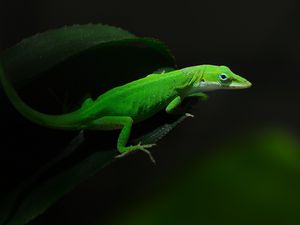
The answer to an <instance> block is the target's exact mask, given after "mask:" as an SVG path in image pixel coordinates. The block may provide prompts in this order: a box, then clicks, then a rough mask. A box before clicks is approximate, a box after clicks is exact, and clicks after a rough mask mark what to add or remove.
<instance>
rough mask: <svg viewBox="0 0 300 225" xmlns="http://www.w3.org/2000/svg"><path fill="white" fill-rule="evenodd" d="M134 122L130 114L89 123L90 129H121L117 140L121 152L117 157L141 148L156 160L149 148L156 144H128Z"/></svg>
mask: <svg viewBox="0 0 300 225" xmlns="http://www.w3.org/2000/svg"><path fill="white" fill-rule="evenodd" d="M132 124H133V119H132V118H131V117H129V116H104V117H101V118H99V119H96V120H94V121H92V122H91V124H89V126H88V129H92V130H114V129H121V132H120V134H119V137H118V141H117V149H118V151H119V152H120V153H121V154H120V155H119V156H117V157H122V156H124V155H127V154H128V153H129V152H132V151H135V150H141V151H143V152H146V153H147V154H148V155H149V156H150V159H151V161H153V162H155V161H154V159H153V157H152V156H151V153H150V152H149V151H148V150H147V148H150V147H152V146H154V145H155V144H146V145H142V144H141V143H139V144H137V145H131V146H126V145H127V142H128V139H129V136H130V133H131V127H132Z"/></svg>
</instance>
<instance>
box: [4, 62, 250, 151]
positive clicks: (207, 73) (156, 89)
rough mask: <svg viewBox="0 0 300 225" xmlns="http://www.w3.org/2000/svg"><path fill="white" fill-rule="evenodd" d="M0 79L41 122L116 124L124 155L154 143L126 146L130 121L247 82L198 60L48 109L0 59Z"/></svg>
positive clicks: (72, 126) (80, 126)
mask: <svg viewBox="0 0 300 225" xmlns="http://www.w3.org/2000/svg"><path fill="white" fill-rule="evenodd" d="M0 80H1V83H2V85H3V89H4V91H5V93H6V95H7V97H8V98H9V99H10V101H11V103H12V105H13V106H14V107H15V108H16V109H17V110H18V111H19V112H20V113H21V114H22V115H23V116H24V117H25V118H27V119H28V120H31V121H32V122H34V123H36V124H39V125H41V126H45V127H49V128H55V129H64V130H85V129H90V130H115V129H120V130H121V131H120V134H119V137H118V141H117V149H118V151H119V152H120V153H121V154H120V156H123V155H125V154H127V153H129V152H132V151H135V150H141V151H144V152H146V153H148V154H149V155H150V156H151V154H150V153H149V151H148V150H147V149H148V148H150V147H152V146H153V145H154V144H141V143H138V144H136V145H131V146H127V141H128V139H129V136H130V132H131V127H132V124H133V123H138V122H140V121H143V120H146V119H147V118H149V117H151V116H153V115H154V114H156V113H157V112H159V111H160V110H163V109H165V111H166V113H173V112H174V111H175V110H176V108H178V106H179V105H180V104H181V102H182V101H183V99H184V98H191V97H196V98H200V99H203V98H206V97H207V95H206V94H204V93H203V92H207V91H212V90H218V89H244V88H249V87H250V86H251V83H250V82H249V81H247V80H246V79H245V78H242V77H241V76H238V75H236V74H235V73H233V72H232V71H231V70H230V69H229V68H228V67H226V66H215V65H200V66H191V67H187V68H183V69H178V70H173V71H160V72H156V73H153V74H150V75H148V76H146V77H143V78H141V79H138V80H135V81H132V82H130V83H127V84H125V85H122V86H119V87H115V88H113V89H110V90H109V91H107V92H105V93H104V94H102V95H100V96H99V97H98V98H97V99H95V100H93V99H91V98H88V99H87V100H86V101H84V102H83V104H82V106H81V107H80V108H79V109H78V110H76V111H73V112H70V113H66V114H62V115H48V114H44V113H41V112H38V111H36V110H34V109H32V108H31V107H30V106H28V105H27V104H26V103H25V102H23V101H22V99H21V98H20V97H19V95H18V94H17V92H16V90H15V89H14V88H13V86H12V85H11V83H10V81H9V80H8V79H7V78H6V76H5V74H4V70H3V67H2V65H1V64H0Z"/></svg>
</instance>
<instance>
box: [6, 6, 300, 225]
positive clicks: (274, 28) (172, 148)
mask: <svg viewBox="0 0 300 225" xmlns="http://www.w3.org/2000/svg"><path fill="white" fill-rule="evenodd" d="M299 19H300V16H299V7H298V4H297V1H296V0H294V1H292V0H285V1H258V0H254V1H189V0H186V1H178V2H176V1H109V2H108V1H69V0H61V1H56V0H53V1H16V0H11V1H3V0H1V2H0V27H1V32H0V48H1V49H5V48H8V47H10V46H12V45H14V44H16V43H17V42H19V41H20V40H22V39H23V38H24V37H28V36H31V35H33V34H35V33H38V32H43V31H45V30H48V29H50V28H58V27H61V26H64V25H72V24H85V23H104V24H109V25H114V26H119V27H122V28H124V29H126V30H129V31H131V32H133V33H134V34H136V35H138V36H149V37H156V38H159V39H161V40H162V41H164V42H165V43H167V45H168V46H169V47H170V49H171V50H172V52H173V54H174V55H175V58H176V62H177V65H178V67H180V68H181V67H186V66H191V65H197V64H216V65H227V66H229V67H230V68H231V69H232V70H233V71H234V72H236V73H237V74H240V75H242V76H244V77H246V78H247V79H249V80H250V81H251V82H252V84H253V87H252V88H251V89H248V90H241V91H232V92H229V91H228V92H223V91H219V92H215V93H211V94H210V99H209V101H208V102H206V103H200V104H199V105H198V106H196V108H195V110H194V114H195V116H196V117H195V118H194V119H191V120H187V121H186V122H185V123H183V124H181V125H180V127H179V128H178V129H176V130H175V131H174V132H172V133H171V134H170V135H168V136H167V137H166V138H165V139H164V140H163V141H162V142H160V143H159V146H158V147H157V148H155V150H154V151H153V154H154V156H155V158H156V159H157V161H158V165H157V166H155V167H153V165H152V164H151V163H150V161H149V160H148V158H147V156H145V155H143V154H135V155H133V156H130V157H128V159H126V160H120V161H118V162H116V163H114V164H113V165H110V166H109V167H107V168H106V169H104V170H102V171H101V172H100V173H99V174H98V175H97V176H94V177H92V178H90V179H89V180H87V181H86V182H85V183H83V184H81V185H80V186H78V187H77V188H76V189H75V190H73V191H72V192H70V193H69V194H67V195H66V196H65V197H63V199H61V200H60V201H59V202H57V203H56V204H55V205H54V206H53V207H51V208H50V210H48V211H47V213H45V214H44V215H42V216H40V217H39V218H38V219H37V220H35V221H33V222H32V224H92V223H94V222H95V221H99V220H100V221H101V220H103V221H106V220H109V217H110V215H114V214H113V212H114V211H116V210H122V207H126V202H128V201H130V200H131V199H132V198H136V197H137V196H143V194H145V193H146V194H147V193H151V191H152V188H153V187H157V186H159V182H160V181H161V180H165V179H168V178H169V177H172V176H173V175H174V171H178V170H180V168H182V167H183V166H184V165H187V164H189V162H190V160H192V159H193V158H194V157H195V156H199V154H200V155H203V157H204V155H207V154H212V153H211V152H209V150H210V149H212V148H211V146H213V145H214V144H216V143H219V142H222V141H226V140H228V139H231V140H232V139H234V138H235V137H238V135H237V134H241V133H245V134H247V133H248V132H251V131H252V130H257V129H264V128H265V127H284V128H286V129H288V130H289V131H291V132H292V133H294V134H295V135H296V136H298V135H299V134H300V122H299V121H300V120H299V113H300V109H299V96H300V95H299V82H300V73H299V53H300V29H299ZM201 149H203V150H201ZM199 151H200V152H199ZM18 154H20V155H19V156H16V158H17V159H16V160H15V161H14V162H11V163H10V164H13V165H15V166H14V170H15V171H18V170H20V171H21V170H22V171H23V172H24V170H25V171H26V170H27V171H29V172H30V165H26V164H24V163H23V164H24V165H23V164H22V163H20V161H21V160H20V158H22V157H29V158H34V160H36V161H39V160H42V161H43V160H44V161H45V160H46V159H45V156H44V153H43V152H34V153H30V154H32V155H28V154H27V152H26V149H25V148H23V150H22V151H20V152H19V153H18ZM29 172H28V173H29ZM7 173H9V172H7ZM12 174H14V175H15V174H16V172H14V173H12Z"/></svg>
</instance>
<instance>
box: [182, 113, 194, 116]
mask: <svg viewBox="0 0 300 225" xmlns="http://www.w3.org/2000/svg"><path fill="white" fill-rule="evenodd" d="M184 115H185V116H186V117H195V116H194V115H193V114H190V113H185V114H184Z"/></svg>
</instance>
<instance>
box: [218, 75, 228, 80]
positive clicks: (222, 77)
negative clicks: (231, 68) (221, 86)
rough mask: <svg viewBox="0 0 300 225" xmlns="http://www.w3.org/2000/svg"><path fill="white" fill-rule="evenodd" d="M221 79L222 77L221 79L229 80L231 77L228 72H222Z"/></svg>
mask: <svg viewBox="0 0 300 225" xmlns="http://www.w3.org/2000/svg"><path fill="white" fill-rule="evenodd" d="M219 79H220V80H221V81H227V80H228V79H229V77H228V75H227V74H226V73H221V74H220V75H219Z"/></svg>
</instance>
